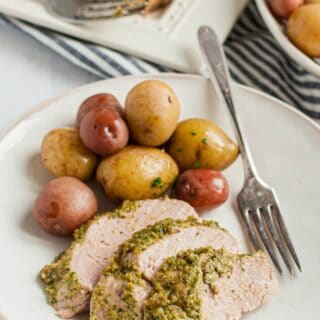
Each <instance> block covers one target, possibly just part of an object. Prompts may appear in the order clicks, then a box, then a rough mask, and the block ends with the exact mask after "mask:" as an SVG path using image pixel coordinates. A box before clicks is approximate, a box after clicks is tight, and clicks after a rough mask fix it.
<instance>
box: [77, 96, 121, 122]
mask: <svg viewBox="0 0 320 320" xmlns="http://www.w3.org/2000/svg"><path fill="white" fill-rule="evenodd" d="M99 107H106V108H110V109H112V110H115V111H117V112H118V113H119V115H120V116H123V110H122V107H121V104H120V102H119V101H118V99H117V98H116V97H115V96H114V95H112V94H110V93H98V94H95V95H93V96H91V97H89V98H87V99H86V100H84V101H83V102H82V104H81V105H80V107H79V110H78V113H77V119H76V127H77V128H80V124H81V121H82V119H83V117H84V116H85V115H86V114H87V113H88V112H89V111H91V110H93V109H95V108H99Z"/></svg>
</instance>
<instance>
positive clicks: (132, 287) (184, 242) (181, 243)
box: [90, 217, 239, 320]
mask: <svg viewBox="0 0 320 320" xmlns="http://www.w3.org/2000/svg"><path fill="white" fill-rule="evenodd" d="M207 246H212V247H214V248H217V249H221V248H224V249H226V250H228V251H230V252H233V253H238V252H239V248H238V245H237V242H236V240H235V239H234V238H233V237H232V236H231V235H230V234H229V233H228V232H227V231H226V230H224V229H222V228H220V227H219V226H218V225H217V224H216V223H214V222H211V221H199V219H195V218H193V217H190V218H188V219H187V220H173V219H166V220H163V221H161V222H158V223H156V224H155V225H153V226H149V227H148V228H146V229H145V230H142V231H139V232H137V233H135V234H134V235H133V236H132V238H131V239H130V240H128V241H127V242H125V243H124V244H123V245H122V246H121V247H120V249H119V252H118V255H117V256H116V257H115V259H114V261H113V263H112V264H111V265H109V266H108V267H107V268H106V270H105V271H104V273H103V275H102V276H101V278H100V280H99V282H98V284H97V286H96V289H95V290H94V292H93V294H92V298H91V309H90V319H91V320H115V319H116V320H120V319H130V320H131V319H132V320H137V319H142V317H143V315H142V307H143V300H141V296H144V297H146V296H147V295H148V292H149V289H150V286H149V283H148V281H151V279H152V278H153V276H154V274H155V272H156V271H157V270H158V269H159V267H160V266H161V264H162V263H163V262H164V261H165V260H166V259H167V258H168V257H171V256H176V255H177V254H178V253H179V252H180V251H185V250H188V249H190V248H191V249H196V248H201V247H207ZM113 286H116V287H117V288H121V290H113ZM137 292H138V293H139V294H138V295H137V294H136V293H137ZM129 315H130V318H128V317H129Z"/></svg>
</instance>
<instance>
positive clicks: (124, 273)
mask: <svg viewBox="0 0 320 320" xmlns="http://www.w3.org/2000/svg"><path fill="white" fill-rule="evenodd" d="M191 226H207V227H212V228H218V227H219V226H218V224H217V223H216V222H213V221H200V220H199V219H197V218H194V217H189V218H188V219H187V220H174V219H171V218H168V219H165V220H162V221H160V222H158V223H156V224H154V225H151V226H148V227H147V228H145V229H143V230H141V231H138V232H136V233H134V234H133V236H132V238H131V239H130V240H128V241H126V242H125V243H124V244H123V245H122V246H121V247H120V248H119V251H118V254H117V255H116V256H115V258H114V259H113V261H112V262H111V263H110V264H109V265H108V266H107V267H106V269H105V270H104V273H103V276H102V278H101V280H100V281H99V283H98V285H97V287H96V289H95V290H94V292H93V298H92V302H93V303H92V312H91V317H90V320H96V314H97V312H99V311H100V312H101V311H103V313H104V314H105V316H106V318H107V319H109V320H111V319H112V320H120V319H129V318H125V317H124V316H123V314H124V313H125V314H130V315H131V316H130V317H132V315H134V317H133V318H130V320H131V319H134V320H137V319H139V316H138V314H137V310H136V305H137V301H136V300H135V298H134V296H135V295H134V289H135V287H136V286H140V287H145V288H146V287H147V285H148V283H147V282H146V280H144V278H143V275H142V273H141V271H140V269H139V268H138V266H137V265H135V263H134V262H133V261H132V260H128V259H126V257H127V256H128V255H129V254H131V253H134V254H137V253H140V252H142V251H144V250H146V249H147V248H149V247H150V246H152V245H153V244H154V243H156V242H158V241H159V240H161V239H162V238H164V237H165V236H166V235H170V234H174V233H176V232H178V231H179V230H181V229H182V228H188V227H191ZM109 276H112V277H113V278H115V279H117V280H119V281H121V282H123V284H124V286H125V289H124V290H123V292H122V294H121V296H122V302H123V303H124V306H122V307H121V308H115V306H114V305H113V304H112V303H111V302H110V301H108V299H106V292H105V291H104V281H103V280H104V279H106V278H107V277H109ZM115 309H117V312H115ZM118 315H119V316H118ZM120 315H122V317H121V316H120ZM168 319H169V318H168ZM183 319H185V318H183Z"/></svg>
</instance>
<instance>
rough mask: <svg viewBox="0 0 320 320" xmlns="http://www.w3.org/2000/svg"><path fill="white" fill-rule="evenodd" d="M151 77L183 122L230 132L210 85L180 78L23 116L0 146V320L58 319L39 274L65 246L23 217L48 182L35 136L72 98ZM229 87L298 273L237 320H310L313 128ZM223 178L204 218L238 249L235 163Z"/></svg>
mask: <svg viewBox="0 0 320 320" xmlns="http://www.w3.org/2000/svg"><path fill="white" fill-rule="evenodd" d="M150 78H153V79H159V80H163V81H166V82H167V83H168V84H169V85H171V86H172V87H173V89H174V90H175V91H176V93H177V95H178V97H179V99H180V101H181V105H182V116H181V119H184V118H190V117H206V118H210V119H212V120H214V121H215V122H216V123H218V124H219V125H220V126H221V127H222V128H224V129H225V130H226V131H227V132H228V133H229V135H231V136H233V134H232V131H231V130H230V127H231V126H230V122H229V117H228V114H227V112H226V108H225V107H224V106H223V105H221V104H219V103H218V102H217V97H216V94H215V93H214V91H213V89H212V86H211V85H210V82H209V81H208V80H207V79H205V78H202V77H197V76H188V75H170V74H168V75H162V76H152V75H150V76H144V77H135V76H131V77H124V78H116V79H112V80H106V81H101V82H96V83H93V84H90V85H87V86H84V87H80V88H77V89H75V90H73V91H71V92H68V93H66V94H64V95H63V96H60V97H57V98H55V99H52V100H51V101H49V102H47V103H45V104H44V105H43V106H42V107H41V108H38V109H36V110H35V111H34V112H33V113H31V114H30V115H28V116H27V117H25V118H24V119H23V120H22V121H20V122H19V123H18V124H17V125H16V126H15V127H14V128H13V129H11V131H10V132H8V134H7V135H6V136H5V137H3V139H2V140H0V172H1V179H0V199H1V201H0V252H1V259H0V261H1V262H0V266H1V269H0V270H1V272H0V319H1V320H21V319H35V320H38V319H46V320H54V319H56V320H57V319H58V318H57V317H56V316H55V314H54V311H53V309H52V308H51V307H50V306H49V305H47V303H46V299H45V294H44V292H43V290H42V287H41V285H40V282H39V281H38V279H37V275H38V272H39V270H40V268H41V267H42V266H43V265H45V264H47V263H49V262H51V261H52V259H53V258H54V257H55V256H56V255H57V254H58V253H59V252H60V251H62V250H64V249H65V248H66V247H67V245H68V244H69V243H70V241H69V240H68V239H63V238H59V237H54V236H51V235H49V234H47V233H46V232H44V231H43V230H42V229H41V228H40V227H39V226H38V225H37V224H36V222H35V221H34V220H33V218H32V215H31V209H32V206H33V203H34V201H35V199H36V197H37V194H38V193H39V192H40V190H41V188H42V187H43V186H44V184H45V183H46V182H47V181H49V179H50V178H51V177H50V175H49V174H48V172H47V171H46V169H45V168H44V166H43V165H42V163H41V160H40V156H39V152H40V145H41V141H42V138H43V136H44V135H45V134H46V133H47V132H48V131H49V130H51V129H53V128H56V127H63V126H68V125H72V124H73V123H74V119H75V115H76V111H77V108H78V106H79V104H80V102H81V101H82V100H84V99H85V98H86V97H88V96H89V95H92V94H94V93H97V92H103V91H105V90H106V89H107V90H108V91H109V92H112V93H113V94H115V95H116V96H117V97H118V98H119V99H120V101H121V102H123V101H124V99H125V96H126V94H127V93H128V91H129V90H130V89H131V88H132V87H133V86H134V85H135V84H136V83H138V82H140V81H142V80H145V79H150ZM233 89H234V97H235V101H236V106H237V109H238V111H239V116H240V119H241V123H242V124H243V129H244V131H245V133H246V135H247V137H248V140H249V144H250V145H251V148H252V151H253V157H254V159H255V161H256V164H257V168H258V170H259V172H260V173H261V176H262V177H263V178H264V179H265V180H266V182H267V183H269V184H270V185H271V186H273V187H274V188H275V189H276V191H277V194H278V196H279V198H280V201H281V204H282V210H283V214H284V217H285V220H286V222H287V225H288V228H289V230H290V233H291V236H292V238H293V240H294V244H295V246H296V249H297V251H298V253H299V256H300V259H301V263H302V268H303V273H302V274H299V275H298V276H297V277H296V278H294V277H291V276H284V277H283V278H282V279H280V282H281V289H280V292H279V293H278V294H277V295H276V296H275V297H274V298H273V299H272V301H270V302H269V303H268V304H267V305H265V306H263V307H262V308H260V309H259V310H257V311H255V312H253V313H250V314H247V315H246V316H245V317H244V319H248V320H249V319H250V320H270V319H277V320H280V319H290V320H301V319H304V318H305V319H310V320H316V319H318V318H319V308H318V304H319V288H320V251H319V248H320V232H319V230H320V219H319V212H320V201H319V181H320V169H319V163H320V148H319V144H320V127H319V126H317V125H316V124H315V123H314V122H312V121H311V120H309V119H308V118H307V117H306V116H304V115H303V114H302V113H300V112H297V111H295V110H294V109H293V108H291V107H289V106H288V105H286V104H284V103H282V102H280V101H278V100H276V99H273V98H270V97H269V96H266V95H264V94H261V93H259V92H257V91H255V90H252V89H248V88H246V87H243V86H240V85H233ZM224 173H225V175H226V177H227V179H228V181H229V184H230V197H229V199H228V201H227V202H226V203H225V204H224V205H223V206H221V207H219V208H217V209H215V210H212V211H209V212H208V213H206V214H205V215H204V217H205V218H211V219H214V220H217V221H218V222H219V223H220V224H221V225H222V226H223V227H226V228H227V229H228V230H230V232H231V233H232V234H234V235H235V237H236V238H237V239H238V240H239V242H240V246H241V247H242V249H246V244H245V241H244V237H243V233H242V230H241V228H240V225H239V221H238V218H237V214H236V211H235V209H234V206H235V198H236V194H237V193H238V192H239V190H240V189H241V186H242V181H243V173H242V164H241V160H240V159H238V160H237V161H236V163H234V164H233V165H232V166H231V167H230V168H229V169H228V170H226V171H225V172H224ZM103 199H104V201H106V200H105V198H104V197H103ZM77 319H80V318H77ZM81 319H87V318H86V316H83V317H81Z"/></svg>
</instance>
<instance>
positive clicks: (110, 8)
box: [43, 0, 148, 22]
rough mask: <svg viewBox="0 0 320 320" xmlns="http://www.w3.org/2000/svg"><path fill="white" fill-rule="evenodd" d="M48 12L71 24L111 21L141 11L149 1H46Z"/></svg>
mask: <svg viewBox="0 0 320 320" xmlns="http://www.w3.org/2000/svg"><path fill="white" fill-rule="evenodd" d="M43 3H44V5H45V6H46V7H47V9H48V11H49V12H50V13H51V14H52V15H55V16H58V17H60V18H62V19H64V20H67V21H70V22H81V21H88V20H97V19H111V18H116V17H119V16H127V15H130V14H133V13H136V12H137V11H141V10H143V9H144V8H145V6H146V5H147V4H148V1H147V0H67V1H66V0H44V1H43Z"/></svg>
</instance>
